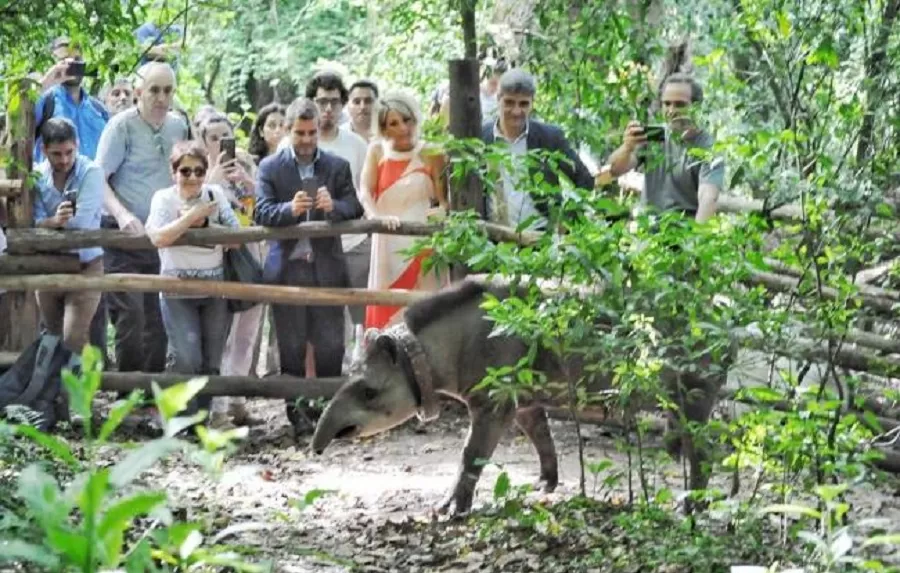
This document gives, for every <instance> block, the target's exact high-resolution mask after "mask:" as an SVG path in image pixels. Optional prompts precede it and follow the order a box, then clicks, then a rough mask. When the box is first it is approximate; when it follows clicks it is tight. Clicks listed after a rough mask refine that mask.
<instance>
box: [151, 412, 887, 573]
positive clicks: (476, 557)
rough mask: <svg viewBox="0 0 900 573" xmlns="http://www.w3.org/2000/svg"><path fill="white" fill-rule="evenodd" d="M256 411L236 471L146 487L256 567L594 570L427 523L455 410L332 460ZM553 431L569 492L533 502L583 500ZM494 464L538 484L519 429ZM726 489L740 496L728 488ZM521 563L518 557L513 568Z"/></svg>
mask: <svg viewBox="0 0 900 573" xmlns="http://www.w3.org/2000/svg"><path fill="white" fill-rule="evenodd" d="M250 408H251V411H252V412H253V414H254V415H256V416H260V417H263V418H265V419H266V424H265V425H263V426H258V427H254V428H253V429H252V430H251V433H250V436H249V439H248V440H247V441H246V442H245V443H244V445H243V446H242V447H241V449H240V451H238V452H237V453H236V454H235V455H233V456H231V457H230V458H229V460H228V461H227V463H226V468H225V473H224V475H223V476H222V477H221V479H220V480H218V481H215V480H212V479H210V478H209V477H207V476H206V475H205V474H204V473H203V471H202V470H201V469H199V468H197V467H195V466H194V465H192V464H186V463H184V461H183V460H178V459H173V460H169V461H167V462H166V463H165V464H164V465H163V466H161V467H159V468H157V469H155V470H153V471H152V473H150V474H148V475H147V476H146V477H145V479H144V481H145V484H146V485H147V486H149V487H164V488H165V489H166V490H167V491H169V492H170V499H171V502H172V503H171V505H172V506H174V507H175V508H178V509H179V510H180V512H182V511H183V513H182V515H181V517H183V518H187V519H192V520H194V519H196V520H201V521H202V522H204V523H205V524H206V525H207V527H206V530H207V531H210V532H221V531H223V530H226V529H227V528H234V529H232V530H231V531H233V532H234V534H232V535H228V536H227V537H225V538H223V539H222V540H221V541H222V542H223V543H228V544H231V545H235V546H239V547H240V549H241V550H242V552H244V553H245V554H247V555H249V556H250V557H249V559H251V560H252V559H257V558H263V557H265V558H269V559H274V560H275V563H276V567H275V570H276V571H282V572H294V573H297V572H320V573H325V572H327V573H338V572H345V571H372V572H375V571H409V572H414V571H423V572H424V571H458V572H468V571H538V570H540V571H550V570H553V571H556V570H560V571H568V570H571V571H574V570H582V569H566V568H560V569H550V568H548V567H545V566H544V564H542V563H541V559H540V557H538V554H539V553H540V552H537V553H536V552H535V551H534V550H533V548H529V549H526V548H519V549H516V547H515V546H513V547H511V548H507V552H506V557H504V559H507V561H505V562H500V561H498V560H497V557H496V555H493V556H492V555H491V553H490V551H487V552H480V551H477V550H475V549H477V548H473V547H471V546H462V547H461V546H460V544H459V543H458V542H454V541H452V540H450V539H449V537H451V536H450V535H449V534H447V536H446V537H447V538H446V539H445V538H444V532H445V531H449V528H450V524H446V523H445V524H443V525H441V524H433V523H432V524H431V525H428V526H426V525H424V524H426V523H429V522H431V521H432V520H433V519H434V515H433V513H432V511H431V509H432V507H433V506H435V505H436V504H438V502H439V501H440V500H441V498H442V497H443V496H444V494H445V493H446V491H447V490H448V489H449V488H450V486H451V484H452V483H453V480H454V477H455V473H456V471H457V462H458V459H459V455H460V452H461V447H462V443H463V440H464V437H465V433H466V430H467V421H466V418H465V416H464V413H465V412H464V410H463V409H462V408H461V407H458V406H456V405H455V404H449V405H447V406H445V409H444V413H443V414H442V416H441V418H440V419H439V420H438V421H437V422H435V423H433V424H430V425H428V426H427V427H425V428H420V427H418V424H416V423H415V422H414V421H411V422H409V423H407V424H405V425H403V426H401V427H400V428H397V429H395V430H394V431H392V432H390V433H388V434H385V435H382V436H378V437H376V438H373V439H368V440H361V441H355V442H352V443H347V442H335V443H333V444H332V445H331V447H329V449H328V450H327V451H326V452H325V454H324V455H322V456H315V455H313V454H312V453H311V452H310V451H309V449H308V448H307V447H306V443H303V442H300V443H296V442H294V440H293V439H292V437H290V433H289V426H288V422H287V419H286V417H285V416H284V413H283V403H282V402H278V401H270V400H253V401H251V402H250ZM551 424H552V429H553V433H554V436H555V438H556V441H557V447H558V450H559V454H560V479H561V486H560V488H559V489H558V491H557V492H556V493H554V494H552V495H550V496H545V495H543V494H533V495H535V496H538V495H540V496H541V497H542V498H544V499H547V500H549V501H553V500H561V499H564V498H567V497H569V496H572V495H573V494H575V493H576V492H577V489H578V478H579V469H578V468H579V466H578V461H577V460H578V458H577V440H576V435H577V434H576V432H575V429H574V424H572V423H569V422H559V421H553V422H551ZM582 435H583V436H584V438H585V448H586V458H587V459H588V460H589V461H593V462H597V461H601V460H605V459H609V460H612V461H614V462H616V464H617V466H618V467H619V468H622V467H625V460H624V457H623V455H622V454H620V453H618V452H616V450H615V440H614V439H613V437H611V436H610V435H609V430H608V429H606V430H605V429H603V428H600V427H597V426H584V427H583V429H582ZM307 439H308V438H307ZM493 461H494V462H495V463H496V464H499V465H501V466H502V468H503V469H504V470H505V471H506V472H507V473H508V474H509V477H510V478H511V482H512V484H513V485H514V486H515V485H521V484H526V483H532V482H533V481H534V480H536V479H537V476H538V464H537V459H536V456H535V455H534V453H533V451H532V448H531V445H530V443H528V442H527V441H526V440H525V438H524V437H523V436H521V434H519V433H518V432H516V431H515V430H511V431H510V434H509V435H508V436H506V438H505V439H504V440H503V441H502V442H501V445H500V447H499V448H498V450H497V452H496V454H495V456H494V458H493ZM661 470H662V471H659V472H657V473H656V475H657V478H656V479H657V480H658V481H657V484H656V485H657V486H661V485H663V483H664V484H665V485H667V486H668V487H670V488H671V489H672V490H673V491H675V490H678V489H679V480H680V479H681V472H680V467H679V466H676V465H675V464H669V466H667V467H663V468H661ZM499 472H500V469H499V468H498V467H497V465H490V466H488V467H486V468H485V471H484V474H483V477H482V479H481V481H480V482H479V487H478V490H477V498H476V501H475V509H476V510H477V509H478V508H479V507H483V506H484V505H485V504H487V503H488V502H490V501H491V496H492V490H493V486H494V483H495V480H496V478H497V475H498V473H499ZM723 480H724V478H723ZM660 481H661V482H663V483H660ZM715 485H718V487H721V488H723V489H727V487H728V486H727V484H726V483H724V481H723V482H722V483H719V484H715ZM319 489H321V490H334V493H331V494H328V495H325V496H323V497H321V498H319V499H318V500H317V501H316V502H315V503H313V504H312V505H310V506H308V507H305V508H303V509H298V508H297V506H296V504H297V502H298V501H301V500H303V499H304V497H305V496H306V495H307V494H308V493H309V492H310V491H312V490H319ZM588 490H589V492H590V491H591V477H590V476H588ZM619 495H622V492H619ZM857 508H861V510H860V511H861V513H862V514H865V515H870V516H878V517H889V518H892V519H893V520H894V523H900V499H897V498H892V497H891V496H890V495H888V494H882V493H878V492H872V494H871V495H867V496H866V497H865V500H864V503H863V504H862V506H859V505H858V506H857ZM411 532H416V533H415V535H413V534H412V533H411ZM429 532H430V533H429ZM509 555H513V556H514V557H513V558H512V559H513V561H511V562H510V561H508V559H510V557H509ZM516 555H518V557H515V556H516ZM516 559H518V561H516ZM760 565H762V564H761V563H760ZM596 570H597V571H600V569H596Z"/></svg>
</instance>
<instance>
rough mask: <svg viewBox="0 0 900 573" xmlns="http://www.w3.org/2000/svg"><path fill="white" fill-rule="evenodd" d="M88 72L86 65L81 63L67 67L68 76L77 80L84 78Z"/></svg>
mask: <svg viewBox="0 0 900 573" xmlns="http://www.w3.org/2000/svg"><path fill="white" fill-rule="evenodd" d="M86 70H87V64H86V63H84V62H81V61H73V62H69V65H68V66H67V67H66V75H67V76H72V77H75V78H83V77H84V75H85V71H86Z"/></svg>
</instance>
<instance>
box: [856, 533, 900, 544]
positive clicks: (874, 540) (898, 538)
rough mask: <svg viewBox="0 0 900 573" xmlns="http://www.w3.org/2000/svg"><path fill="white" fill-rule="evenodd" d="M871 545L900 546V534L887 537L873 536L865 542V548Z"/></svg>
mask: <svg viewBox="0 0 900 573" xmlns="http://www.w3.org/2000/svg"><path fill="white" fill-rule="evenodd" d="M870 545H900V533H891V534H887V535H873V536H872V537H870V538H868V539H866V540H865V541H863V544H862V546H863V547H869V546H870Z"/></svg>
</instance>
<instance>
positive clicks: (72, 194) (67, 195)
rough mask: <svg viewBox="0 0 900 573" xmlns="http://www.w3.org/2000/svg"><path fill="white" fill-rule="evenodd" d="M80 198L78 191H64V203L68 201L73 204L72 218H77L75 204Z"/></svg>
mask: <svg viewBox="0 0 900 573" xmlns="http://www.w3.org/2000/svg"><path fill="white" fill-rule="evenodd" d="M77 198H78V192H77V191H63V201H68V202H69V203H71V204H72V216H73V217H74V216H75V202H76V199H77Z"/></svg>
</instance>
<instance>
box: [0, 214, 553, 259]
mask: <svg viewBox="0 0 900 573" xmlns="http://www.w3.org/2000/svg"><path fill="white" fill-rule="evenodd" d="M480 226H481V228H483V229H484V230H485V232H486V233H487V234H488V236H490V237H491V238H493V239H494V240H497V241H511V242H516V243H529V242H534V241H535V240H536V239H537V237H538V236H539V235H538V234H536V233H533V232H530V233H516V232H515V230H513V229H510V228H508V227H504V226H501V225H496V224H494V223H487V222H481V223H480ZM443 228H444V224H443V223H415V222H407V221H404V222H401V223H400V225H399V226H398V227H397V228H395V229H392V228H389V227H388V223H387V222H386V221H385V220H384V219H367V220H357V221H344V222H342V223H333V224H332V223H327V222H322V221H313V222H310V223H301V224H299V225H294V226H291V227H257V226H254V227H238V228H222V227H220V228H215V229H194V230H191V231H188V232H187V233H185V234H184V235H183V236H182V237H180V238H179V239H178V240H177V241H176V242H175V245H231V244H239V243H254V242H257V241H271V240H285V239H299V238H301V237H310V238H317V237H335V236H340V235H353V234H368V233H379V234H387V235H407V236H423V237H427V236H430V235H433V234H434V233H436V232H438V231H440V230H442V229H443ZM6 238H7V241H8V243H9V245H8V247H7V248H8V250H9V253H10V254H27V253H37V252H53V251H59V250H63V249H83V248H87V247H104V248H115V249H123V250H147V249H155V248H156V247H154V246H153V245H152V244H151V243H150V239H149V238H148V237H147V236H146V235H135V234H132V233H127V232H124V231H118V230H112V229H100V230H95V231H74V230H73V231H54V230H49V229H10V230H9V231H8V233H7V237H6Z"/></svg>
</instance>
